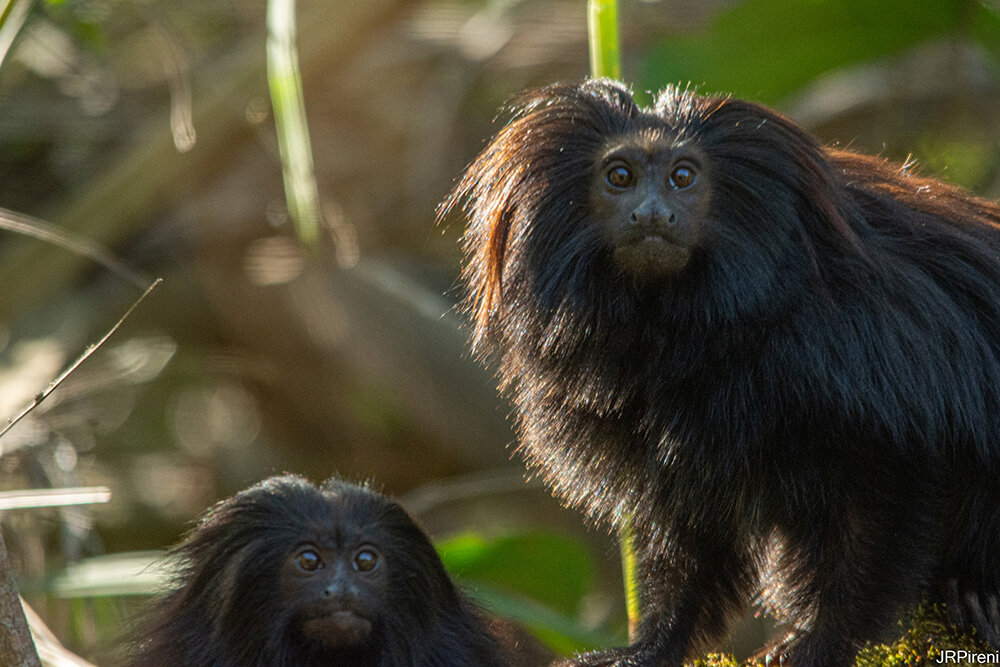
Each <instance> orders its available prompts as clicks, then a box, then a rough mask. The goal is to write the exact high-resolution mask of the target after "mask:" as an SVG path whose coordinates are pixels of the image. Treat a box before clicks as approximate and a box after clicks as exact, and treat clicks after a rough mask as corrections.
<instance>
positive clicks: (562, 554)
mask: <svg viewBox="0 0 1000 667" xmlns="http://www.w3.org/2000/svg"><path fill="white" fill-rule="evenodd" d="M437 547H438V551H439V552H440V554H441V560H442V561H443V562H444V565H445V567H446V568H447V569H448V571H449V572H451V573H452V574H454V575H455V576H456V577H458V578H459V579H460V580H462V581H464V582H467V583H469V584H474V585H479V584H487V585H489V586H492V587H494V588H496V589H498V590H500V591H503V592H506V593H513V594H519V595H522V596H525V597H528V598H531V599H534V600H537V601H538V602H540V603H542V604H544V605H545V606H547V607H550V608H552V609H554V610H556V611H557V612H559V613H562V614H567V615H575V614H576V613H577V612H578V611H579V609H580V603H581V601H582V599H583V597H584V595H586V594H587V592H588V591H589V590H590V585H591V582H592V581H593V577H594V563H593V560H592V558H591V556H590V554H589V552H588V551H587V549H586V547H585V546H584V545H583V544H581V543H580V542H578V541H577V540H573V539H571V538H568V537H561V536H558V535H552V534H549V533H525V534H519V535H508V536H502V537H495V538H490V539H487V538H485V537H483V536H481V535H478V534H473V533H466V534H463V535H460V536H457V537H454V538H451V539H449V540H445V541H442V542H439V543H438V545H437Z"/></svg>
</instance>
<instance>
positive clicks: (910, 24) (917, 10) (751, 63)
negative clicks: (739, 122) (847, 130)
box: [639, 0, 1000, 104]
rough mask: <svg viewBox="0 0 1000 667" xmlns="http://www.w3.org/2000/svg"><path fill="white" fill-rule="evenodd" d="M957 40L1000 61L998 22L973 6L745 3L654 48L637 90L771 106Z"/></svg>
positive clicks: (889, 0)
mask: <svg viewBox="0 0 1000 667" xmlns="http://www.w3.org/2000/svg"><path fill="white" fill-rule="evenodd" d="M960 34H964V35H967V36H969V37H970V38H972V39H974V40H976V41H977V42H978V43H980V44H981V45H982V46H983V47H984V48H986V49H987V50H989V51H990V52H992V53H994V54H998V53H1000V16H998V15H997V13H996V11H995V10H994V9H991V8H990V7H988V6H986V5H985V4H983V3H981V2H978V1H976V0H945V1H938V0H930V1H928V0H919V1H914V0H881V1H880V2H871V1H870V0H806V1H803V0H747V1H746V2H740V3H736V4H735V5H733V7H732V8H731V9H729V10H728V11H724V12H722V13H720V14H719V15H718V16H717V17H716V18H715V20H714V21H712V22H711V24H710V25H709V26H708V27H707V28H706V29H705V30H703V31H701V32H699V33H696V34H692V35H689V36H685V37H681V38H679V39H669V40H664V41H662V42H660V43H659V44H657V45H656V46H655V47H654V48H653V49H652V50H651V52H650V53H649V55H648V56H647V57H646V58H644V59H643V61H642V62H643V66H642V70H641V72H640V73H639V84H640V88H642V89H646V88H648V89H651V90H657V89H659V88H662V87H663V86H664V85H666V84H668V83H680V84H681V85H683V84H685V83H688V82H690V83H691V84H693V85H695V86H698V87H700V88H703V89H704V90H705V92H725V93H732V94H733V95H735V96H737V97H746V98H750V99H754V100H757V101H760V102H764V103H767V104H774V103H777V102H780V101H781V100H782V99H784V98H785V97H787V96H788V95H789V94H791V93H793V92H795V91H796V90H798V89H800V88H802V87H803V86H805V85H807V84H808V83H810V82H811V81H813V80H814V79H815V78H816V77H818V76H820V75H822V74H825V73H827V72H830V71H833V70H835V69H837V68H841V67H846V66H849V65H854V64H857V63H862V62H867V61H872V60H876V59H878V58H882V57H885V56H889V55H893V54H897V53H900V52H902V51H904V50H905V49H908V48H911V47H914V46H917V45H919V44H924V43H927V42H930V41H933V40H935V39H940V38H944V37H952V36H956V35H960Z"/></svg>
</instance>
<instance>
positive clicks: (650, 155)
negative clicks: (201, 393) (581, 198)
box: [590, 132, 711, 278]
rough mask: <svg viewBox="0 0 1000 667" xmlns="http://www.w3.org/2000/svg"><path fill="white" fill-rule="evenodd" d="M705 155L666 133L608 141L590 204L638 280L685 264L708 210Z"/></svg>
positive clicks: (621, 262)
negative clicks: (646, 137)
mask: <svg viewBox="0 0 1000 667" xmlns="http://www.w3.org/2000/svg"><path fill="white" fill-rule="evenodd" d="M710 191H711V184H710V182H709V175H708V173H707V168H706V160H705V157H704V155H703V154H702V153H701V152H700V151H699V150H698V149H697V148H696V147H694V146H691V145H689V144H683V143H681V144H677V143H675V142H674V141H672V140H671V138H670V137H669V136H668V135H667V134H666V133H665V132H661V133H657V134H656V136H654V137H653V138H649V139H646V140H644V138H643V137H641V136H640V137H632V138H627V139H622V140H614V141H610V142H608V144H607V145H606V146H605V147H604V150H602V151H600V154H599V156H598V158H597V161H596V164H595V166H594V173H593V176H592V182H591V197H590V205H591V209H592V210H593V214H594V218H595V219H596V220H598V221H600V223H601V224H602V225H603V227H604V233H605V235H606V238H607V241H608V242H609V243H610V245H611V248H612V256H613V258H614V261H615V263H616V264H617V265H618V266H619V267H621V268H622V269H624V270H625V271H626V272H629V273H631V274H633V275H634V276H636V277H637V278H658V277H663V276H668V275H671V274H674V273H677V272H679V271H681V270H683V269H684V267H685V266H687V264H688V261H689V260H690V259H691V251H692V249H693V248H694V247H695V246H696V245H697V243H698V240H699V238H700V237H701V232H702V230H703V228H704V226H705V219H706V217H707V216H708V213H709V199H710Z"/></svg>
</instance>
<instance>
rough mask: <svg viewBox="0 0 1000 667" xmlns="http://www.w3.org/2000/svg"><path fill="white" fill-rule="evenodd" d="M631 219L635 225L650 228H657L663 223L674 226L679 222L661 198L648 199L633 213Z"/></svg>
mask: <svg viewBox="0 0 1000 667" xmlns="http://www.w3.org/2000/svg"><path fill="white" fill-rule="evenodd" d="M630 218H631V221H632V224H633V225H637V226H641V227H650V228H655V227H656V226H657V225H660V224H663V223H666V224H668V225H672V224H674V222H675V221H676V220H677V216H676V215H674V212H673V211H671V210H670V209H669V208H668V207H667V206H666V204H664V203H663V201H662V200H661V199H660V198H659V197H649V198H647V199H646V200H645V201H644V202H642V203H641V204H639V207H638V208H636V209H635V210H634V211H632V215H631V216H630Z"/></svg>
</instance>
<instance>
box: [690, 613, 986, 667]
mask: <svg viewBox="0 0 1000 667" xmlns="http://www.w3.org/2000/svg"><path fill="white" fill-rule="evenodd" d="M900 626H901V628H902V630H903V634H902V635H901V636H900V638H899V639H897V640H896V641H894V642H891V643H887V644H869V645H868V646H866V647H865V648H864V649H862V650H861V651H860V652H859V653H858V657H857V660H856V661H855V663H854V665H855V667H903V666H904V665H905V666H906V667H924V666H927V667H929V666H930V665H936V664H938V663H937V658H938V655H939V654H940V653H941V651H942V650H944V649H954V650H966V651H971V652H973V653H992V649H990V648H989V647H988V646H986V645H985V644H984V643H983V642H981V641H979V640H978V639H976V638H975V637H973V636H969V635H965V634H962V633H961V632H959V631H958V629H957V628H955V626H954V625H952V624H951V622H950V621H949V620H948V616H947V614H945V611H944V607H942V606H940V605H924V606H921V607H919V608H918V609H917V610H916V611H914V612H913V614H912V615H910V616H909V617H908V618H907V619H904V620H903V621H900ZM741 664H742V665H744V666H749V665H754V664H755V663H754V662H753V661H747V662H745V663H739V662H737V661H736V660H735V659H733V657H732V656H728V655H720V654H716V653H710V654H708V655H707V656H705V658H703V659H699V660H695V661H694V662H692V663H690V665H691V667H740V665H741ZM757 664H762V663H757Z"/></svg>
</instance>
